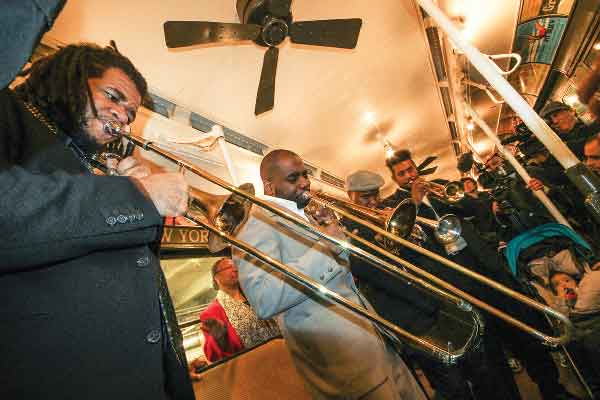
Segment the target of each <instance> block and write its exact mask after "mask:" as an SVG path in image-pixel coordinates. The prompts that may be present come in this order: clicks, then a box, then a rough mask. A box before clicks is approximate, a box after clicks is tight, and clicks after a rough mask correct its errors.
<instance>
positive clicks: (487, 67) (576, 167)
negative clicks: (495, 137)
mask: <svg viewBox="0 0 600 400" xmlns="http://www.w3.org/2000/svg"><path fill="white" fill-rule="evenodd" d="M416 1H417V3H418V4H419V5H420V6H421V7H422V8H423V9H424V10H425V12H427V14H428V15H429V16H430V17H431V18H432V19H433V20H434V21H435V22H436V23H437V24H438V26H439V27H440V28H441V29H442V30H443V31H444V32H446V34H447V35H448V36H449V37H450V38H451V39H452V41H453V42H454V44H455V45H456V47H458V48H459V49H460V50H461V51H462V52H463V53H464V54H465V56H466V57H467V58H468V59H469V61H470V62H471V64H473V66H474V67H475V68H476V69H477V70H478V71H479V72H480V73H481V75H483V77H484V78H485V79H487V81H488V82H489V83H490V85H492V87H493V88H494V89H496V91H497V92H498V93H499V94H500V95H501V96H502V97H503V98H504V100H505V101H506V103H508V104H509V105H510V107H511V108H512V109H513V110H514V111H515V112H516V113H517V114H518V115H519V116H520V117H521V119H522V120H523V122H524V123H525V125H527V127H528V128H529V129H530V130H531V131H532V132H533V134H534V135H535V136H536V137H537V138H538V139H539V140H540V142H542V143H543V144H544V146H546V148H547V149H548V150H549V151H550V153H551V154H552V155H553V156H554V158H556V160H557V161H558V162H559V163H560V164H561V165H562V166H563V168H564V169H565V173H566V174H567V176H568V177H569V179H570V180H571V182H573V184H574V185H575V186H576V187H577V189H578V190H579V191H580V192H581V193H582V194H583V196H584V198H585V205H586V206H587V207H588V210H589V211H590V213H591V214H592V215H593V216H594V218H596V220H597V221H598V222H600V178H599V177H598V176H596V175H595V174H594V173H593V172H592V171H591V170H590V169H589V168H587V166H585V164H583V163H581V162H580V161H579V160H578V159H577V157H576V156H575V155H574V154H573V152H571V150H569V148H568V147H567V145H566V144H564V143H563V142H562V140H561V139H560V138H559V137H558V135H556V133H554V131H553V130H552V129H551V128H550V127H549V126H548V125H547V124H546V123H545V122H544V120H543V119H542V118H541V117H540V116H539V115H538V114H537V113H536V112H535V111H534V110H533V108H531V106H530V105H529V104H527V102H526V101H525V100H524V99H523V97H521V95H520V94H519V93H518V92H517V91H516V90H515V89H514V88H513V87H512V86H511V85H510V84H509V83H508V81H507V80H506V79H504V77H503V76H502V75H501V74H500V73H499V72H498V67H497V66H496V64H495V63H494V62H493V61H492V60H490V59H489V58H488V57H486V56H484V55H483V54H481V53H480V52H479V50H477V49H476V48H475V47H474V46H472V45H471V44H470V43H469V42H468V41H467V40H465V39H464V38H463V37H462V35H461V34H460V32H459V30H458V29H457V28H456V27H455V26H454V25H453V24H452V22H451V21H450V19H449V18H448V17H447V16H446V15H444V13H443V12H442V11H441V10H440V9H439V8H438V7H437V6H436V5H435V4H434V2H433V0H416Z"/></svg>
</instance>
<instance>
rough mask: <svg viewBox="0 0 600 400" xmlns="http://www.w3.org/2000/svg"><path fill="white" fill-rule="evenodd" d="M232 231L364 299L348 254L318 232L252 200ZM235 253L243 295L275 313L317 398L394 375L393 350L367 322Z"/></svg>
mask: <svg viewBox="0 0 600 400" xmlns="http://www.w3.org/2000/svg"><path fill="white" fill-rule="evenodd" d="M237 237H238V239H241V240H243V241H245V242H247V243H249V244H250V245H252V246H254V247H256V248H258V249H259V250H261V251H262V252H264V253H266V254H268V255H270V256H272V257H274V258H276V259H278V260H280V261H282V262H283V263H285V264H287V265H288V266H290V267H293V268H294V269H296V270H298V271H301V272H302V273H304V274H306V275H308V276H310V277H311V278H313V279H315V280H317V281H319V282H320V283H322V284H323V285H325V286H326V287H327V288H329V289H331V290H334V291H336V292H337V293H339V294H340V295H342V296H344V297H345V298H346V299H348V300H350V301H353V302H354V303H357V304H363V305H366V306H368V304H367V302H366V300H364V299H363V298H362V297H361V296H360V295H359V293H358V290H357V288H356V286H355V285H354V281H353V279H352V275H351V274H350V270H349V266H348V257H347V255H344V253H342V256H341V257H339V256H334V255H333V253H332V252H331V251H330V250H329V249H328V248H327V247H326V246H324V244H323V243H322V242H320V241H318V240H317V237H315V236H314V235H311V234H309V233H307V232H305V231H304V230H301V229H300V228H298V227H296V226H293V225H291V223H289V222H288V221H286V220H284V219H282V218H280V217H278V216H276V215H275V214H273V213H271V212H269V211H266V210H263V209H260V208H258V207H253V209H252V211H251V214H250V217H249V218H248V221H247V222H246V224H245V225H244V226H243V227H242V228H241V230H240V232H239V233H238V235H237ZM233 256H234V261H235V263H236V265H237V266H238V269H239V280H240V283H241V285H242V288H243V290H244V293H245V294H246V296H247V298H248V301H249V302H250V304H251V305H252V307H253V308H254V310H255V311H256V313H257V314H258V316H259V317H260V318H272V317H276V320H277V322H278V324H279V327H280V329H281V332H282V334H283V336H284V338H285V339H286V342H287V344H288V347H289V349H290V351H291V354H292V357H293V360H294V363H295V365H296V368H297V370H298V371H299V373H300V374H301V375H302V376H303V377H304V379H305V381H306V383H307V386H308V389H309V390H310V391H311V393H312V395H313V397H314V398H323V399H325V398H327V399H331V398H340V399H342V398H343V399H356V398H359V397H361V396H362V395H364V394H365V393H367V392H369V391H370V390H372V389H373V388H375V387H377V386H378V385H381V384H382V383H384V382H385V384H386V385H388V384H390V382H392V381H393V378H392V375H393V373H392V365H391V362H390V354H388V351H387V349H386V346H385V343H384V341H383V340H382V339H381V336H380V334H379V333H378V332H377V331H376V330H375V329H374V327H373V326H372V324H371V323H370V322H368V321H366V320H364V319H362V318H360V317H358V316H356V315H355V314H353V313H352V312H350V311H347V310H346V309H345V308H343V307H341V306H338V305H336V304H333V303H331V302H329V301H327V300H324V299H322V298H321V297H320V296H318V295H316V294H314V293H312V292H310V291H309V290H308V289H306V288H304V287H303V286H301V285H299V284H297V283H295V282H294V281H293V280H291V279H289V278H287V277H285V276H284V275H283V274H281V273H280V272H278V271H276V270H274V269H273V268H272V267H271V266H269V265H266V264H264V263H262V262H261V261H259V260H257V259H256V258H255V257H253V256H251V255H248V254H246V253H243V252H242V251H241V250H234V252H233ZM392 358H393V357H392ZM392 385H393V383H392ZM394 392H395V390H394ZM394 398H395V395H394Z"/></svg>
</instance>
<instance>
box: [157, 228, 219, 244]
mask: <svg viewBox="0 0 600 400" xmlns="http://www.w3.org/2000/svg"><path fill="white" fill-rule="evenodd" d="M207 246H208V231H207V230H206V229H204V228H198V227H194V226H165V227H164V229H163V236H162V240H161V247H165V248H206V247H207Z"/></svg>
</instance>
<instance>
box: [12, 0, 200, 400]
mask: <svg viewBox="0 0 600 400" xmlns="http://www.w3.org/2000/svg"><path fill="white" fill-rule="evenodd" d="M19 1H21V0H19ZM13 3H14V4H13V5H14V6H15V7H17V8H18V7H20V6H21V4H26V3H25V2H22V3H19V2H13ZM53 3H57V2H56V1H54V2H53V1H48V2H47V4H45V5H47V6H48V7H50V6H49V5H50V4H53ZM58 3H61V2H58ZM27 4H28V6H29V7H30V8H31V12H38V13H39V12H44V11H47V10H45V9H43V7H42V8H41V6H38V5H36V6H35V7H31V4H29V3H28V2H27ZM36 4H37V3H36ZM12 10H14V8H13V9H11V12H12ZM58 10H60V7H59V8H58ZM54 11H56V9H55V10H54ZM57 12H58V11H56V13H57ZM45 17H46V18H45V19H44V22H45V23H47V24H48V26H49V25H51V19H50V18H48V15H46V16H45ZM2 21H4V18H3V17H2V15H0V22H2ZM48 21H50V22H48ZM28 22H29V21H28ZM20 26H29V25H20ZM15 37H16V38H18V39H20V38H21V36H15ZM4 39H5V38H4V36H3V34H1V35H0V44H2V43H1V42H2V41H4ZM2 67H4V66H2ZM4 72H5V71H0V78H2V79H0V85H2V86H5V85H6V84H7V83H8V80H6V79H5V77H6V74H4ZM13 76H14V75H13ZM146 91H147V87H146V82H145V80H144V78H143V77H142V75H141V74H140V73H139V72H138V71H137V70H136V69H135V67H134V66H133V64H132V63H131V62H130V61H129V60H128V59H127V58H126V57H124V56H123V55H121V54H120V53H119V52H118V51H116V49H115V48H114V47H113V48H110V47H109V48H101V47H98V46H95V45H91V44H81V45H70V46H66V47H64V48H62V49H61V50H59V51H58V52H56V53H55V54H54V55H52V56H49V57H47V58H44V59H41V60H39V61H37V62H35V63H34V64H33V65H32V66H31V67H30V69H29V72H28V79H27V80H26V81H25V82H24V83H22V84H21V85H20V86H18V87H16V88H15V89H14V90H10V89H8V88H4V89H1V90H0V178H1V180H0V182H2V184H3V189H4V193H3V195H2V198H1V199H0V226H1V227H2V234H1V235H0V260H1V261H0V304H2V307H1V308H0V354H2V357H1V359H2V361H0V376H2V383H1V384H0V398H2V399H17V398H18V399H39V398H44V399H74V398H85V399H131V398H140V399H141V398H143V399H157V400H159V399H160V400H163V399H185V400H187V399H190V400H191V399H193V398H194V394H193V391H192V388H191V385H190V382H189V377H188V374H187V368H186V360H185V354H184V353H183V349H182V341H181V334H180V332H179V330H178V328H177V325H176V320H175V315H174V312H173V307H172V304H171V302H170V298H169V294H168V291H167V288H166V285H165V280H164V276H163V274H162V272H161V269H160V265H159V260H158V257H157V255H156V253H155V251H154V250H155V244H156V243H157V242H158V241H159V239H160V232H161V225H162V216H164V215H178V214H181V213H183V212H184V211H185V209H186V207H187V185H186V184H185V181H184V180H183V178H182V177H181V175H179V174H155V175H149V174H148V171H147V170H146V169H144V168H143V167H141V166H140V165H138V164H137V163H136V162H135V161H133V160H131V159H130V160H128V161H126V160H127V159H126V160H123V162H122V163H121V164H120V165H119V166H118V167H117V169H118V170H119V171H120V173H121V175H125V176H95V175H93V174H91V172H90V165H89V162H88V154H90V153H92V152H94V151H96V150H97V149H99V148H100V147H101V146H102V145H105V144H106V143H108V142H110V141H112V140H114V139H115V138H114V137H113V136H111V135H110V134H109V133H107V132H106V131H105V129H104V124H105V122H106V121H113V122H116V123H118V124H120V125H121V126H123V127H124V128H128V126H129V125H130V124H131V123H132V122H133V120H134V118H135V114H136V111H137V109H138V107H139V106H140V104H141V101H142V98H143V97H144V96H145V95H146Z"/></svg>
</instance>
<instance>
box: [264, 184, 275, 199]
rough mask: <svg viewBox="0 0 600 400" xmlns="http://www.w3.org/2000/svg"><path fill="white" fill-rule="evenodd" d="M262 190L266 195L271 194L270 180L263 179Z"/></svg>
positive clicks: (271, 185)
mask: <svg viewBox="0 0 600 400" xmlns="http://www.w3.org/2000/svg"><path fill="white" fill-rule="evenodd" d="M263 190H264V192H265V194H266V195H267V196H271V195H273V183H271V182H270V181H264V182H263Z"/></svg>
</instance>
